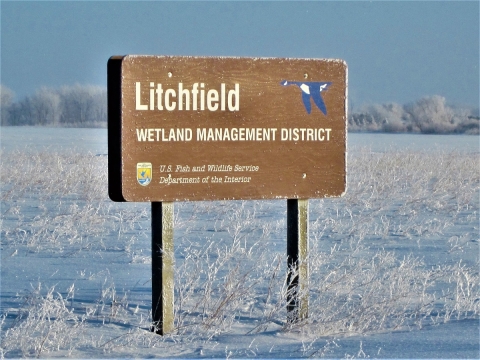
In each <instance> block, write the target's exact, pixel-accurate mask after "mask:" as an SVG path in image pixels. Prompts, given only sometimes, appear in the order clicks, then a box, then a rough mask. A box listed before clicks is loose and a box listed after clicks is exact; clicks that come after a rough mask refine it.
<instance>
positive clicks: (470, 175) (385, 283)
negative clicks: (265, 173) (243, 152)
mask: <svg viewBox="0 0 480 360" xmlns="http://www.w3.org/2000/svg"><path fill="white" fill-rule="evenodd" d="M352 154H353V155H349V158H348V191H347V194H346V195H345V196H344V197H343V198H340V199H323V200H310V252H309V266H310V283H309V299H310V303H309V317H308V318H307V319H305V320H304V321H301V322H299V323H289V322H287V321H286V319H287V313H286V291H287V288H288V284H286V278H287V276H286V271H287V269H286V267H287V265H286V264H287V261H286V240H285V238H286V221H285V219H286V202H285V201H249V202H243V201H234V202H194V203H177V204H175V211H176V216H175V262H176V263H175V331H174V333H173V334H171V335H169V336H165V337H160V336H157V335H154V334H152V333H150V332H149V331H148V328H149V325H150V307H151V304H150V287H151V283H150V280H149V277H150V207H149V204H131V203H123V204H117V203H113V202H111V201H109V200H108V197H107V195H106V194H107V180H106V178H107V159H106V157H105V156H94V155H85V154H78V153H74V152H72V153H58V152H49V151H40V152H38V151H32V152H29V151H28V150H22V151H12V152H3V153H2V154H1V186H2V188H1V194H0V196H1V221H2V223H1V261H2V265H1V266H2V275H1V276H2V294H1V295H2V305H1V311H2V323H1V326H2V337H1V351H2V353H1V354H2V355H3V356H5V357H22V356H26V357H28V356H37V357H39V356H47V357H57V356H58V357H62V356H71V357H79V358H85V357H102V356H111V357H122V356H125V357H147V356H166V357H203V356H206V357H209V356H215V357H218V356H222V357H227V358H228V357H255V356H259V357H308V356H312V357H322V356H327V357H328V356H331V354H332V353H333V351H334V350H333V349H334V348H336V347H338V341H339V340H338V339H342V338H345V337H346V336H352V335H369V334H378V333H382V332H391V331H396V330H404V331H405V330H412V331H418V332H419V334H421V329H422V328H424V327H426V326H433V325H440V326H441V325H442V324H445V323H447V322H451V321H454V320H462V319H478V318H479V311H480V301H479V299H480V290H479V271H478V267H479V255H478V254H479V253H478V251H479V247H478V245H479V236H478V234H479V228H478V224H479V190H480V168H479V167H480V165H479V156H478V154H477V153H475V154H469V153H461V152H449V153H442V154H438V153H435V154H434V153H428V152H407V151H395V152H386V153H374V152H372V151H369V150H367V149H357V151H355V152H352ZM419 336H421V335H419ZM242 339H243V340H242ZM285 344H287V345H285ZM282 345H283V346H286V349H287V352H285V351H283V350H282V351H280V350H278V349H281V348H282ZM284 348H285V347H284ZM288 351H289V352H288ZM366 355H368V354H365V353H364V351H363V348H362V345H361V344H360V345H359V349H358V351H355V353H352V354H345V356H346V357H361V356H366Z"/></svg>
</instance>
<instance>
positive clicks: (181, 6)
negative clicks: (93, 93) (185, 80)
mask: <svg viewBox="0 0 480 360" xmlns="http://www.w3.org/2000/svg"><path fill="white" fill-rule="evenodd" d="M121 54H152V55H153V54H159V55H198V56H255V57H257V56H260V57H299V58H341V59H344V60H346V61H347V64H348V66H349V95H350V101H351V103H352V104H353V106H354V107H358V106H360V105H362V104H369V103H385V102H391V101H393V102H398V103H407V102H410V101H415V100H417V99H418V98H420V97H422V96H427V95H435V94H437V95H441V96H444V97H446V99H447V101H449V102H451V103H455V104H465V105H471V106H475V107H478V103H479V2H478V1H470V2H466V1H448V2H433V1H428V2H421V1H412V2H406V1H389V2H379V1H378V2H377V1H374V2H363V1H355V2H350V1H344V2H327V1H317V2H294V1H291V2H286V1H285V2H284V1H282V2H259V1H248V2H227V1H222V2H215V1H209V2H178V1H177V2H157V1H146V2H143V1H41V2H23V1H22V2H18V1H1V83H2V84H3V85H6V86H7V87H9V88H11V89H12V90H13V91H14V92H15V93H16V94H17V100H18V99H19V98H22V97H24V96H27V95H32V94H33V93H34V92H35V90H36V89H38V88H40V87H41V86H48V87H60V86H62V85H72V84H75V83H80V84H95V85H102V86H106V64H107V60H108V58H109V57H110V56H111V55H121Z"/></svg>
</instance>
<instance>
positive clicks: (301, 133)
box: [108, 55, 347, 202]
mask: <svg viewBox="0 0 480 360" xmlns="http://www.w3.org/2000/svg"><path fill="white" fill-rule="evenodd" d="M346 95H347V66H346V64H345V62H344V61H342V60H324V59H279V58H234V57H176V56H132V55H129V56H123V57H112V58H110V60H109V62H108V142H109V145H108V157H109V165H108V166H109V195H110V198H111V199H112V200H114V201H152V202H153V201H185V200H227V199H229V200H233V199H280V198H281V199H308V198H323V197H333V196H341V195H342V194H343V193H344V192H345V188H346V136H347V133H346V122H347V121H346V119H347V114H346Z"/></svg>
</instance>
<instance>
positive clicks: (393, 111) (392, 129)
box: [348, 95, 480, 135]
mask: <svg viewBox="0 0 480 360" xmlns="http://www.w3.org/2000/svg"><path fill="white" fill-rule="evenodd" d="M479 129H480V117H479V113H478V108H477V109H472V108H461V107H451V106H448V105H447V104H446V100H445V98H444V97H442V96H438V95H435V96H430V97H424V98H421V99H420V100H417V101H415V102H414V103H410V104H406V105H403V106H402V105H399V104H396V103H390V104H383V105H369V106H365V107H363V108H362V109H361V110H360V111H353V112H352V114H349V117H348V130H349V131H369V132H389V133H422V134H472V135H478V134H479Z"/></svg>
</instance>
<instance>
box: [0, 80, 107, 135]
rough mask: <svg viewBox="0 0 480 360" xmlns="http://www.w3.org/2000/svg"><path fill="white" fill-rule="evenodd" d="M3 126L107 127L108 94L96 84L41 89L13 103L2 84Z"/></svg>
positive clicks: (12, 95) (8, 91)
mask: <svg viewBox="0 0 480 360" xmlns="http://www.w3.org/2000/svg"><path fill="white" fill-rule="evenodd" d="M0 92H1V125H43V126H65V127H106V124H107V91H106V89H105V88H103V87H100V86H93V85H73V86H64V87H62V88H60V89H51V88H41V89H40V90H38V91H37V92H36V93H35V94H34V95H33V96H27V97H25V98H24V99H23V100H20V101H18V102H14V101H13V99H14V93H13V92H12V91H11V90H10V89H9V88H7V87H6V86H2V85H0Z"/></svg>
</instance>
